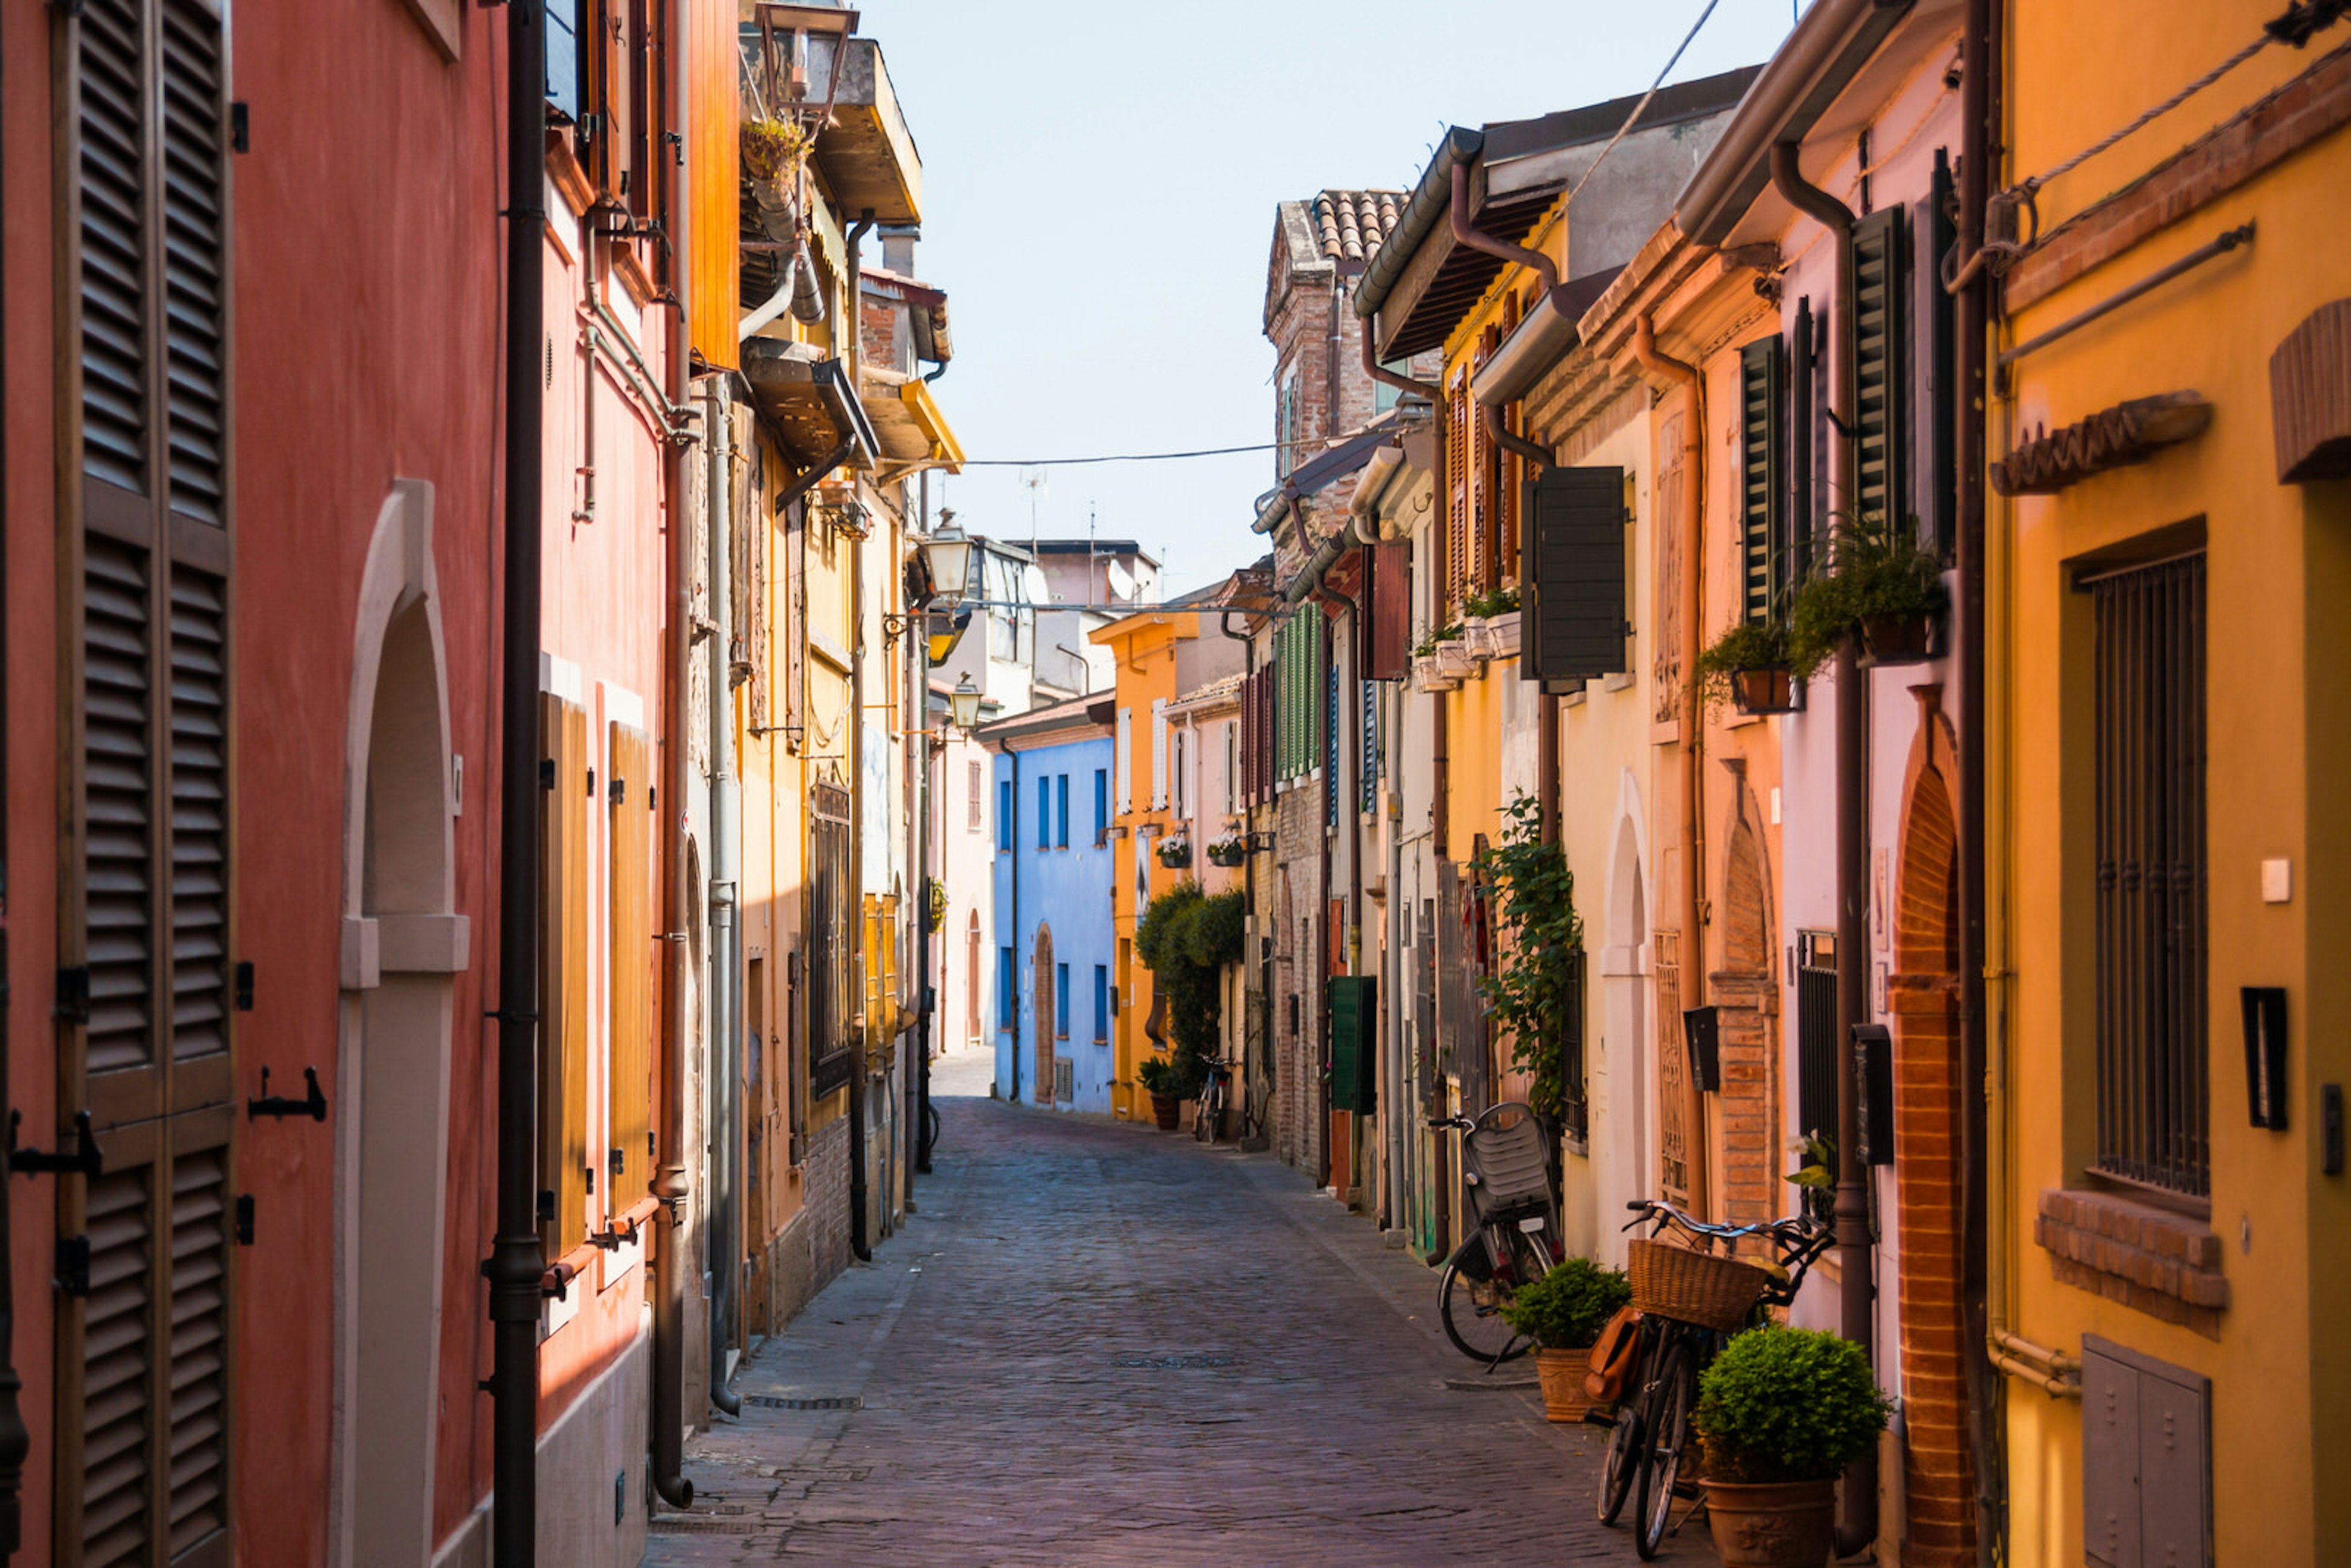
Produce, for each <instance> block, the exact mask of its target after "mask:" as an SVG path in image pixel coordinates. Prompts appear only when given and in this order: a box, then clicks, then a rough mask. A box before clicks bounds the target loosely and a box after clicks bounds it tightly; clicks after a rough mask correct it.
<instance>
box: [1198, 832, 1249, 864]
mask: <svg viewBox="0 0 2351 1568" xmlns="http://www.w3.org/2000/svg"><path fill="white" fill-rule="evenodd" d="M1248 859H1249V842H1248V841H1247V840H1245V839H1218V840H1217V841H1216V842H1215V843H1213V844H1210V845H1209V846H1208V863H1209V864H1210V865H1220V866H1225V867H1228V868H1229V867H1232V866H1237V865H1240V864H1242V863H1244V862H1247V861H1248Z"/></svg>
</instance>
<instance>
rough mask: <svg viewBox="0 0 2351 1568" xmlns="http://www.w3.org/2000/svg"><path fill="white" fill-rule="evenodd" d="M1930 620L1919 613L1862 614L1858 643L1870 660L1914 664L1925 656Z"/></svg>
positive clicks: (1931, 631) (1878, 662)
mask: <svg viewBox="0 0 2351 1568" xmlns="http://www.w3.org/2000/svg"><path fill="white" fill-rule="evenodd" d="M1933 634H1934V623H1933V622H1930V621H1928V619H1927V618H1926V617H1925V616H1923V615H1865V616H1863V617H1862V621H1861V641H1862V645H1863V646H1864V647H1865V648H1866V649H1868V651H1869V662H1870V663H1871V664H1923V663H1924V662H1925V661H1926V660H1927V659H1928V656H1929V655H1928V651H1927V650H1928V641H1929V640H1930V639H1931V637H1932V636H1933Z"/></svg>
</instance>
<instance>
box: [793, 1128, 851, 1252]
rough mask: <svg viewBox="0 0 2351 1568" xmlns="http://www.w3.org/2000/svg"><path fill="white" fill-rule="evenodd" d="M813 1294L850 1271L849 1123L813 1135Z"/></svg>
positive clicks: (810, 1164) (806, 1189)
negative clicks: (842, 1271) (835, 1276)
mask: <svg viewBox="0 0 2351 1568" xmlns="http://www.w3.org/2000/svg"><path fill="white" fill-rule="evenodd" d="M801 1190H802V1191H804V1192H806V1193H807V1194H808V1221H809V1224H808V1249H809V1275H810V1286H809V1292H810V1294H811V1295H813V1294H815V1293H816V1292H817V1291H821V1290H823V1289H824V1288H825V1286H826V1285H827V1284H828V1283H830V1282H831V1280H832V1277H833V1276H834V1275H836V1274H838V1273H840V1272H841V1270H843V1269H846V1268H848V1267H849V1119H848V1118H847V1117H845V1116H844V1117H841V1118H840V1119H839V1120H837V1121H835V1122H834V1123H833V1124H831V1126H828V1127H825V1128H824V1129H822V1130H821V1131H820V1132H817V1133H813V1134H810V1136H809V1141H808V1182H807V1185H806V1186H804V1187H803V1188H802V1189H801Z"/></svg>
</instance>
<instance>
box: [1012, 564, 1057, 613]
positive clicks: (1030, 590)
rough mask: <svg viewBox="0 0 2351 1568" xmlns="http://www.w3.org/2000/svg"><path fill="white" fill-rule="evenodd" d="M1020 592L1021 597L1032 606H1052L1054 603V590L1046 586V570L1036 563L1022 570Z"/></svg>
mask: <svg viewBox="0 0 2351 1568" xmlns="http://www.w3.org/2000/svg"><path fill="white" fill-rule="evenodd" d="M1020 591H1021V597H1022V598H1024V599H1026V600H1028V601H1029V603H1031V604H1050V603H1051V602H1052V601H1053V592H1052V590H1050V589H1049V588H1047V587H1046V586H1045V572H1044V569H1043V568H1041V567H1040V566H1038V565H1037V564H1036V562H1034V561H1031V562H1029V565H1028V566H1026V567H1024V568H1022V569H1021V572H1020Z"/></svg>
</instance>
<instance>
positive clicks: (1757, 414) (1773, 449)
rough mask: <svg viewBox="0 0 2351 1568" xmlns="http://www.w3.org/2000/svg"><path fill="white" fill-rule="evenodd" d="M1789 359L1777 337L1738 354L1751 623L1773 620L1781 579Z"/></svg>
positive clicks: (1744, 566)
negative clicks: (1784, 390)
mask: <svg viewBox="0 0 2351 1568" xmlns="http://www.w3.org/2000/svg"><path fill="white" fill-rule="evenodd" d="M1785 358H1786V355H1785V353H1784V352H1783V351H1782V348H1781V345H1780V340H1779V338H1778V337H1777V336H1776V335H1774V336H1772V337H1769V338H1763V339H1759V340H1756V341H1755V342H1752V343H1750V344H1748V345H1747V347H1746V348H1744V349H1742V350H1740V354H1739V458H1740V481H1739V482H1740V489H1739V535H1740V545H1739V554H1740V613H1741V615H1742V616H1743V618H1744V619H1746V620H1748V621H1750V622H1761V621H1766V620H1769V619H1771V615H1772V612H1774V611H1775V610H1776V609H1777V608H1778V607H1779V596H1780V587H1781V584H1782V577H1783V569H1782V567H1781V565H1780V562H1781V560H1782V557H1783V555H1784V553H1785V550H1786V544H1785V541H1784V530H1783V528H1782V522H1781V517H1782V512H1783V510H1784V507H1783V500H1784V497H1783V496H1782V485H1781V483H1780V442H1781V423H1782V421H1781V413H1780V397H1781V391H1780V389H1781V382H1782V363H1783V361H1784V360H1785Z"/></svg>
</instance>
